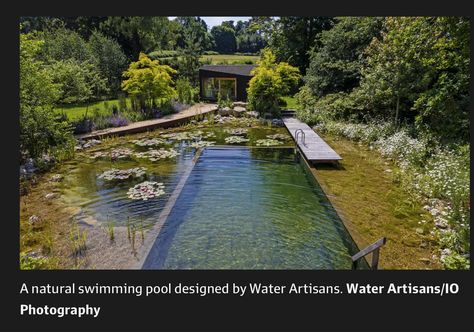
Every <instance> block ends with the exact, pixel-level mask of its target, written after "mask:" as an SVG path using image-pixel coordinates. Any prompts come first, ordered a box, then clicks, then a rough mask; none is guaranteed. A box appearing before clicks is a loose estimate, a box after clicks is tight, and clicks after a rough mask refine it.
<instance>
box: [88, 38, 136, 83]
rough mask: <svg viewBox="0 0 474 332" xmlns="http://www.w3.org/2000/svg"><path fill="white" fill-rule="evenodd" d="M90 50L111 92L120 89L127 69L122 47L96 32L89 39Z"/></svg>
mask: <svg viewBox="0 0 474 332" xmlns="http://www.w3.org/2000/svg"><path fill="white" fill-rule="evenodd" d="M89 48H90V50H91V52H92V54H93V57H94V60H95V62H96V64H97V67H98V69H99V71H100V74H101V76H102V77H104V78H106V79H107V83H108V87H109V89H110V90H111V91H113V92H117V91H119V89H120V83H121V81H122V73H123V71H124V70H125V69H126V68H127V57H126V56H125V54H124V52H123V51H122V48H121V47H120V45H119V44H118V43H117V42H116V41H115V40H113V39H111V38H109V37H106V36H105V35H103V34H102V33H100V32H97V31H94V32H93V33H92V35H91V37H90V38H89Z"/></svg>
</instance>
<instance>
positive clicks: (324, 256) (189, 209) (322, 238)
mask: <svg viewBox="0 0 474 332" xmlns="http://www.w3.org/2000/svg"><path fill="white" fill-rule="evenodd" d="M356 251H357V247H356V246H355V244H354V242H353V241H352V239H351V237H350V235H349V234H348V232H347V230H346V229H345V227H344V225H343V223H342V222H341V220H340V219H339V217H338V215H337V213H336V211H335V210H334V209H333V207H332V206H331V204H330V203H329V201H328V200H327V198H326V196H325V194H324V193H323V192H322V190H321V188H320V187H319V186H318V184H317V182H315V180H314V178H313V176H312V175H311V174H308V172H307V171H306V170H305V166H304V165H303V164H302V163H300V162H298V161H296V160H295V154H294V149H289V148H206V149H205V150H204V151H203V153H202V155H201V156H200V158H199V160H198V161H197V163H196V165H195V166H194V168H193V170H192V172H191V174H190V176H189V178H188V180H187V182H186V184H185V186H184V188H183V190H182V192H181V194H180V196H179V197H178V199H177V201H176V204H175V205H174V207H173V209H172V211H171V213H170V215H169V217H168V219H167V220H166V223H165V224H164V226H163V228H162V230H161V232H160V234H159V236H158V238H157V239H156V241H155V243H154V248H153V250H152V252H153V255H149V257H148V258H147V260H146V262H145V265H144V268H147V269H350V268H351V259H350V256H351V255H353V254H354V253H355V252H356Z"/></svg>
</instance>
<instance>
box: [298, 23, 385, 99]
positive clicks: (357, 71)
mask: <svg viewBox="0 0 474 332" xmlns="http://www.w3.org/2000/svg"><path fill="white" fill-rule="evenodd" d="M382 23H383V18H379V17H339V18H336V24H335V25H334V27H333V28H332V29H330V30H325V31H323V32H321V34H320V35H319V37H318V38H317V43H316V45H315V46H314V48H313V50H312V52H311V60H310V65H309V68H308V70H307V71H306V76H305V83H306V85H307V86H308V87H309V88H310V89H311V91H312V92H313V94H314V95H316V96H318V97H321V96H323V95H325V94H328V93H336V92H350V91H351V90H352V89H353V88H355V87H356V86H358V85H359V80H360V76H361V68H362V66H363V65H364V64H365V62H366V58H365V56H364V51H365V49H366V48H367V46H368V45H369V44H370V42H371V41H372V39H373V38H374V37H378V36H380V33H381V29H382Z"/></svg>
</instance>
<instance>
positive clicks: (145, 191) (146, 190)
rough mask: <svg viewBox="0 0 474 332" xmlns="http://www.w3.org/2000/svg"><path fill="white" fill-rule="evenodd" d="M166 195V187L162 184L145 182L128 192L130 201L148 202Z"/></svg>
mask: <svg viewBox="0 0 474 332" xmlns="http://www.w3.org/2000/svg"><path fill="white" fill-rule="evenodd" d="M164 194H165V185H164V184H163V183H161V182H153V181H145V182H142V183H139V184H137V185H136V186H133V187H132V188H130V189H129V190H128V192H127V195H128V198H130V199H136V200H138V199H141V200H144V201H147V200H149V199H153V198H156V197H160V196H162V195H164Z"/></svg>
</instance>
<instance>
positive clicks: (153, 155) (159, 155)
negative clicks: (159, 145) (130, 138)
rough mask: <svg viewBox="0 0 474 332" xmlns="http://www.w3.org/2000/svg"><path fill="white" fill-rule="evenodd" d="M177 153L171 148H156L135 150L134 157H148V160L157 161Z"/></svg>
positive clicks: (174, 155) (172, 156)
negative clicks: (142, 150)
mask: <svg viewBox="0 0 474 332" xmlns="http://www.w3.org/2000/svg"><path fill="white" fill-rule="evenodd" d="M177 155H179V153H178V152H177V151H176V150H173V149H158V150H153V149H151V150H148V151H145V152H137V153H135V154H134V156H135V157H136V158H139V159H148V160H149V161H158V160H160V159H165V158H174V157H176V156H177Z"/></svg>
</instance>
